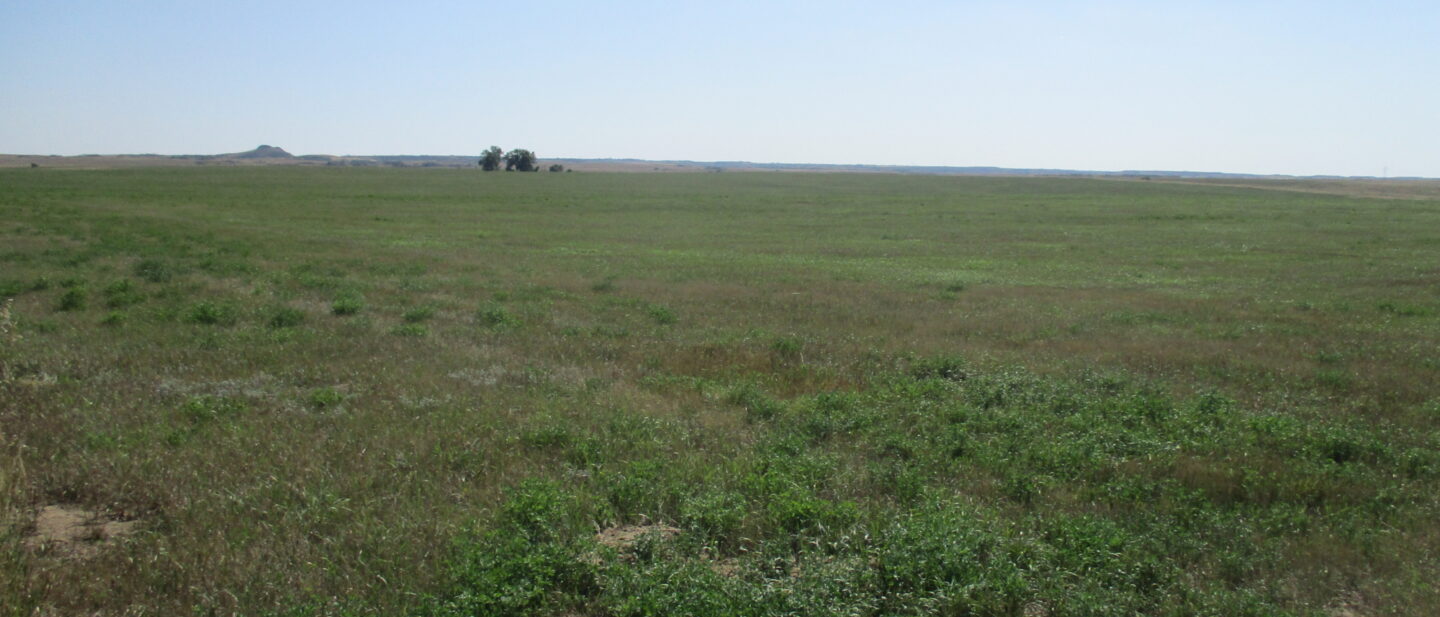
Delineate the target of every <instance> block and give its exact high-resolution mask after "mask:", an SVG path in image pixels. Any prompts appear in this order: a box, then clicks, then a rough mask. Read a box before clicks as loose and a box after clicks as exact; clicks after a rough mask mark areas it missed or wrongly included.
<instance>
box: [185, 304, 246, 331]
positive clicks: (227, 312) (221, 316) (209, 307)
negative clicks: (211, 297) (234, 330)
mask: <svg viewBox="0 0 1440 617" xmlns="http://www.w3.org/2000/svg"><path fill="white" fill-rule="evenodd" d="M185 320H186V321H189V322H190V323H197V324H203V325H207V326H214V325H221V326H228V325H232V324H234V323H235V310H234V309H233V308H231V307H230V306H228V305H225V304H217V303H215V302H210V301H202V302H197V303H195V304H194V305H192V306H191V307H190V310H189V311H187V312H186V314H185Z"/></svg>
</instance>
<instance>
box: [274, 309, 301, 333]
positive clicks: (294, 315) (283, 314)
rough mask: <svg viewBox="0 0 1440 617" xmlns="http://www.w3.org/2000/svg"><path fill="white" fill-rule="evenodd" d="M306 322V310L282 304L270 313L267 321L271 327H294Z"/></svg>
mask: <svg viewBox="0 0 1440 617" xmlns="http://www.w3.org/2000/svg"><path fill="white" fill-rule="evenodd" d="M304 322H305V312H304V311H301V310H300V309H297V308H293V307H288V306H282V307H280V308H277V309H275V311H274V312H273V313H271V314H270V319H269V321H268V322H267V323H268V324H269V325H270V327H271V328H294V327H295V326H298V325H300V324H302V323H304Z"/></svg>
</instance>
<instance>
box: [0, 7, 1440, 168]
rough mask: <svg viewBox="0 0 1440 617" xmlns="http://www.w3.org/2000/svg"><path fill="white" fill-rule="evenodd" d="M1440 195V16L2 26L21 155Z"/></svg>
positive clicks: (308, 14) (82, 19)
mask: <svg viewBox="0 0 1440 617" xmlns="http://www.w3.org/2000/svg"><path fill="white" fill-rule="evenodd" d="M261 143H266V144H271V145H277V146H281V147H284V148H286V149H287V150H289V151H291V152H293V153H296V154H312V153H324V154H467V155H473V154H476V153H478V152H479V151H480V150H481V149H482V148H484V147H486V146H489V145H491V144H496V145H500V146H502V147H505V148H512V147H525V148H529V149H531V150H535V151H536V152H537V153H539V154H540V155H541V157H542V158H544V157H562V156H565V157H636V158H650V159H691V160H749V161H761V162H797V163H798V162H813V163H877V164H923V165H997V166H1005V167H1054V168H1075V169H1101V170H1114V169H1176V170H1178V169H1184V170H1204V171H1234V172H1254V173H1293V174H1347V175H1350V174H1353V175H1379V174H1381V172H1382V170H1384V169H1385V168H1388V170H1389V173H1390V175H1392V176H1393V175H1423V176H1437V177H1440V3H1436V2H1434V1H1433V0H1430V1H1415V2H1389V1H1377V2H1324V1H1310V2H1298V1H1297V2H1268V1H1265V0H1254V1H1234V2H1231V1H1210V2H1198V1H1197V2H1162V1H1159V0H1156V1H1152V2H1058V1H1056V2H1019V1H1015V2H1000V1H996V2H923V1H905V0H900V1H891V2H874V1H868V2H784V1H778V0H777V1H774V2H703V3H701V2H693V3H692V2H675V1H669V2H663V1H657V2H623V1H622V2H567V1H555V0H551V1H546V2H536V1H521V2H475V1H470V2H443V3H442V2H403V1H399V0H387V1H385V2H360V1H357V2H318V1H316V2H305V1H300V2H209V1H196V0H176V1H171V2H152V1H143V0H135V1H120V0H115V1H111V2H100V1H88V2H87V1H64V0H29V1H25V0H4V1H3V2H0V152H6V153H34V154H80V153H141V152H151V153H161V154H181V153H187V154H188V153H219V152H233V151H239V150H247V149H250V148H253V147H255V146H256V145H258V144H261Z"/></svg>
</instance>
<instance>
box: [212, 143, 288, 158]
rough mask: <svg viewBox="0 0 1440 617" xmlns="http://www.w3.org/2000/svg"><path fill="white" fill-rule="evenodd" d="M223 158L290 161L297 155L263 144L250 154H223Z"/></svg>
mask: <svg viewBox="0 0 1440 617" xmlns="http://www.w3.org/2000/svg"><path fill="white" fill-rule="evenodd" d="M221 156H223V157H226V158H235V159H289V158H295V155H293V154H290V153H289V152H286V151H285V149H284V148H277V147H275V146H266V145H263V144H262V145H261V146H260V147H258V148H256V149H254V150H251V151H249V152H236V153H235V154H222V155H221Z"/></svg>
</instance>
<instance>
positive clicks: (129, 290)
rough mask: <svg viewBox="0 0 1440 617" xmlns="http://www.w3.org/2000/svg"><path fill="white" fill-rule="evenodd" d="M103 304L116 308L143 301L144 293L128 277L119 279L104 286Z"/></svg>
mask: <svg viewBox="0 0 1440 617" xmlns="http://www.w3.org/2000/svg"><path fill="white" fill-rule="evenodd" d="M104 294H105V306H106V307H107V308H112V309H118V308H125V307H127V306H132V305H135V304H139V303H141V302H144V301H145V295H144V294H143V293H141V292H140V290H139V289H138V288H136V286H135V284H134V283H132V282H130V280H129V279H120V280H118V281H115V282H112V283H110V284H109V285H106V286H105V290H104Z"/></svg>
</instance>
